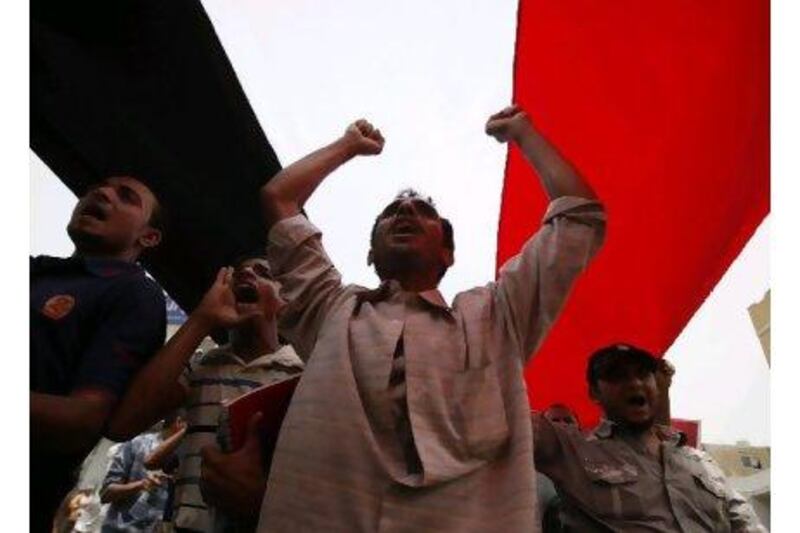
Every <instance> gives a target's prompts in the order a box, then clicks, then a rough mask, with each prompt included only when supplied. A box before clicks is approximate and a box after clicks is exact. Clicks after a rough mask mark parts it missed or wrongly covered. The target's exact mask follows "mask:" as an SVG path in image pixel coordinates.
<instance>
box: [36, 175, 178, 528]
mask: <svg viewBox="0 0 800 533" xmlns="http://www.w3.org/2000/svg"><path fill="white" fill-rule="evenodd" d="M163 220H164V214H163V212H162V208H161V206H160V205H159V203H158V200H157V199H156V197H155V195H154V194H153V192H152V191H151V190H150V188H148V187H147V186H146V185H145V184H144V183H142V182H141V181H139V180H138V179H135V178H132V177H128V176H116V177H112V178H109V179H108V180H106V181H104V182H102V183H99V184H97V185H96V186H94V187H92V188H91V189H90V190H89V191H88V192H87V193H86V194H85V195H84V196H83V197H82V198H81V199H80V201H79V202H78V205H77V206H76V207H75V210H74V211H73V213H72V219H71V220H70V222H69V225H68V226H67V232H68V233H69V236H70V238H71V239H72V242H73V243H75V253H74V254H73V255H72V257H68V258H57V257H47V256H39V257H35V258H31V264H30V269H31V270H30V276H31V278H30V284H31V285H30V290H31V299H30V306H31V307H30V314H31V323H30V339H31V341H30V342H31V346H30V350H31V353H30V360H31V396H30V416H31V465H30V467H31V493H30V495H31V515H30V516H31V531H35V532H39V531H48V532H49V531H50V529H51V522H52V519H53V515H54V513H55V510H56V509H57V508H58V505H59V503H60V501H61V499H62V498H64V496H65V495H66V494H67V492H69V490H70V489H71V488H72V485H73V484H74V483H75V478H74V476H73V474H74V471H75V469H76V468H77V467H78V466H80V464H81V461H82V460H83V458H84V457H85V456H86V454H87V453H88V452H89V451H90V450H91V449H92V447H93V446H94V445H95V443H96V442H97V440H98V439H99V438H100V436H101V433H102V431H103V428H104V426H105V425H106V422H107V419H108V417H109V416H110V414H111V412H112V409H113V407H114V405H115V404H116V402H117V400H118V399H119V398H120V397H121V396H122V394H123V393H124V392H125V389H126V387H127V385H128V381H129V380H130V379H131V378H132V377H133V375H134V373H135V372H136V370H137V369H138V368H139V366H141V364H142V363H144V362H145V361H146V360H147V358H148V357H150V356H151V355H152V354H153V353H155V351H156V350H157V349H158V348H159V347H160V346H161V344H162V343H163V342H164V336H165V333H166V305H165V302H164V295H163V294H162V292H161V289H160V287H158V285H156V284H155V283H154V282H153V281H151V280H150V279H149V278H147V277H146V276H145V272H144V270H143V269H142V268H141V267H140V266H139V265H138V264H137V263H136V260H137V259H138V257H139V255H140V254H141V253H142V252H144V251H145V250H147V249H150V248H152V247H154V246H157V245H158V244H159V242H160V241H161V237H162V230H163Z"/></svg>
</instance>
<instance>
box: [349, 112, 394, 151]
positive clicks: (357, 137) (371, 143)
mask: <svg viewBox="0 0 800 533" xmlns="http://www.w3.org/2000/svg"><path fill="white" fill-rule="evenodd" d="M342 140H343V142H345V143H347V145H348V146H349V148H350V150H351V151H352V153H353V154H354V155H378V154H379V153H381V151H383V145H384V144H385V143H386V141H385V140H384V138H383V135H381V130H379V129H376V128H375V127H374V126H373V125H372V124H370V123H369V122H367V121H366V120H364V119H363V118H362V119H359V120H356V121H355V122H353V123H352V124H350V125H349V126H347V130H345V132H344V136H343V137H342Z"/></svg>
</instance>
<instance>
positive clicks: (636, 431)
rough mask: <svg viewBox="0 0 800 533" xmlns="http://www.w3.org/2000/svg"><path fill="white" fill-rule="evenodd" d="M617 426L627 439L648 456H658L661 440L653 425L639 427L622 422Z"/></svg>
mask: <svg viewBox="0 0 800 533" xmlns="http://www.w3.org/2000/svg"><path fill="white" fill-rule="evenodd" d="M619 426H620V429H621V430H622V432H623V433H624V434H625V435H626V436H627V438H628V439H630V440H631V441H633V442H635V443H637V444H638V445H639V446H641V447H642V449H643V450H645V451H647V453H648V454H649V455H652V456H654V457H658V456H659V453H660V452H659V450H660V447H661V439H660V438H659V437H658V434H657V432H656V426H655V424H654V423H650V424H648V425H642V426H639V425H630V424H626V423H624V422H623V423H620V424H619Z"/></svg>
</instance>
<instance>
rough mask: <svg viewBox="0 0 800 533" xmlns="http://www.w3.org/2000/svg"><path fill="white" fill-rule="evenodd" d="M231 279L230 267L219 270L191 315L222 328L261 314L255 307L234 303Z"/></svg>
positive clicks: (234, 297)
mask: <svg viewBox="0 0 800 533" xmlns="http://www.w3.org/2000/svg"><path fill="white" fill-rule="evenodd" d="M232 278H233V268H232V267H222V268H220V269H219V272H218V273H217V279H216V280H215V281H214V284H213V285H212V286H211V288H210V289H208V292H206V294H205V296H203V299H202V300H201V301H200V304H199V305H198V306H197V309H195V310H194V313H193V314H194V315H195V316H197V317H200V318H202V319H204V320H206V321H208V322H209V323H210V324H211V326H212V327H223V328H230V327H234V326H237V325H239V324H241V323H243V322H246V321H248V320H250V319H251V318H253V317H255V316H258V315H260V314H262V311H261V309H259V307H258V306H257V305H255V304H241V303H238V302H237V301H236V296H234V294H233V288H232V287H231V280H232Z"/></svg>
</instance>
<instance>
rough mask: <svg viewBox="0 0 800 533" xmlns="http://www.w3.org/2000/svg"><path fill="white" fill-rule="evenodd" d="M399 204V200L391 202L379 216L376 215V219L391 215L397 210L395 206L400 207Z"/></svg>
mask: <svg viewBox="0 0 800 533" xmlns="http://www.w3.org/2000/svg"><path fill="white" fill-rule="evenodd" d="M400 202H401V200H400V199H397V200H395V201H393V202H392V203H390V204H389V205H387V206H386V207H385V208H384V210H383V211H381V214H380V215H378V218H383V217H385V216H387V215H389V213H391V212H392V211H395V210H396V209H397V206H399V205H400Z"/></svg>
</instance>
